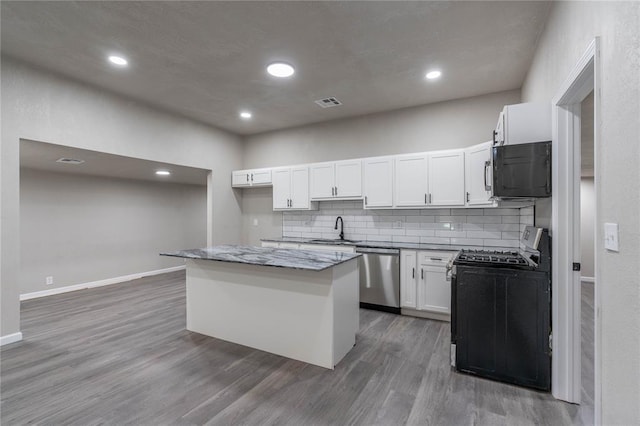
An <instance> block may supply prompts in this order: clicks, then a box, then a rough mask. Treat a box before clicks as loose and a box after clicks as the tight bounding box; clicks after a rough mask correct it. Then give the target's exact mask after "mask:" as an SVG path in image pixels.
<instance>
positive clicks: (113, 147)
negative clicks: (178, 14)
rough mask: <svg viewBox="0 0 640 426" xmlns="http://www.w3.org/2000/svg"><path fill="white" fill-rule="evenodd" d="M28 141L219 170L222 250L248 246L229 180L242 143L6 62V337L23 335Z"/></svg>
mask: <svg viewBox="0 0 640 426" xmlns="http://www.w3.org/2000/svg"><path fill="white" fill-rule="evenodd" d="M123 78H124V77H123ZM21 138H23V139H31V140H35V141H41V142H49V143H56V144H60V145H68V146H73V147H78V148H84V149H90V150H95V151H102V152H107V153H110V154H117V155H124V156H128V157H135V158H141V159H145V160H153V161H160V162H166V163H172V164H179V165H184V166H191V167H198V168H203V169H209V170H213V184H212V188H211V193H212V194H213V197H212V204H213V206H212V212H210V213H211V214H212V217H213V219H212V223H213V229H212V230H210V231H211V232H212V235H213V239H214V242H215V243H216V244H221V243H239V242H240V238H241V226H242V218H241V210H240V202H241V200H240V196H238V195H237V194H236V193H235V192H234V191H233V190H232V189H231V187H230V178H229V176H230V175H231V171H232V170H235V169H239V168H242V140H241V138H240V137H238V136H236V135H232V134H230V133H227V132H225V131H222V130H219V129H216V128H213V127H210V126H207V125H204V124H200V123H197V122H195V121H192V120H188V119H185V118H180V117H176V116H175V115H172V114H170V113H166V112H163V111H159V110H156V109H152V108H149V107H147V106H145V105H141V104H139V103H137V102H135V101H132V100H129V99H126V98H123V97H120V96H118V95H114V94H111V93H109V92H106V91H102V90H99V89H96V88H94V87H92V86H88V85H85V84H81V83H78V82H75V81H73V80H68V79H65V78H62V77H59V76H56V75H54V74H51V73H47V72H45V71H42V70H38V69H35V68H33V67H31V66H29V65H26V64H23V63H21V62H18V61H15V60H12V59H11V58H6V57H4V56H3V57H2V139H1V142H2V143H1V146H0V154H1V160H0V173H1V176H0V177H1V179H0V180H1V183H0V185H1V189H2V191H1V199H0V207H1V210H0V215H1V218H2V221H1V225H0V226H1V228H0V231H1V232H0V233H1V238H0V284H1V291H0V299H1V300H0V303H1V311H2V314H1V315H2V316H1V318H0V319H1V320H2V321H1V327H0V335H1V336H8V335H12V334H14V333H18V332H19V331H20V303H19V293H20V289H19V281H20V280H19V270H20V256H19V252H20V209H19V164H20V157H19V140H20V139H21ZM141 272H143V271H141Z"/></svg>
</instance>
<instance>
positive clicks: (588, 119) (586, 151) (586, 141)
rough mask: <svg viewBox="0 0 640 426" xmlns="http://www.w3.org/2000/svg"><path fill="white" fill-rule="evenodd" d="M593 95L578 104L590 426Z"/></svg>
mask: <svg viewBox="0 0 640 426" xmlns="http://www.w3.org/2000/svg"><path fill="white" fill-rule="evenodd" d="M593 100H594V97H593V91H591V93H590V94H589V95H588V96H587V97H586V98H585V99H584V100H583V101H582V102H581V104H580V215H579V219H580V263H581V271H580V272H581V273H580V283H581V285H580V287H581V298H580V299H581V324H580V331H581V338H582V339H581V340H582V344H581V346H582V347H581V359H582V367H581V382H582V389H581V407H580V411H581V415H582V420H583V423H584V424H586V425H592V424H594V423H595V422H594V391H595V383H594V346H595V340H594V324H595V323H594V307H595V303H594V294H595V292H594V287H595V285H598V283H596V282H595V278H594V277H595V259H594V251H595V235H594V232H595V210H596V199H595V182H594V180H595V179H594V152H593V151H594V145H593V127H594V122H593V120H594V102H593Z"/></svg>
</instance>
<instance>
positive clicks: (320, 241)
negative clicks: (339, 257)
mask: <svg viewBox="0 0 640 426" xmlns="http://www.w3.org/2000/svg"><path fill="white" fill-rule="evenodd" d="M309 242H310V243H323V244H355V243H357V242H358V241H353V240H338V239H336V240H332V239H329V238H318V239H315V240H309Z"/></svg>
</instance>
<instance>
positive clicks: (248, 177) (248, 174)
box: [247, 173, 249, 182]
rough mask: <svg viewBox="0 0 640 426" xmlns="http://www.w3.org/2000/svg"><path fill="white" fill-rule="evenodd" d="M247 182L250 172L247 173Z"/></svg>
mask: <svg viewBox="0 0 640 426" xmlns="http://www.w3.org/2000/svg"><path fill="white" fill-rule="evenodd" d="M247 182H249V173H247Z"/></svg>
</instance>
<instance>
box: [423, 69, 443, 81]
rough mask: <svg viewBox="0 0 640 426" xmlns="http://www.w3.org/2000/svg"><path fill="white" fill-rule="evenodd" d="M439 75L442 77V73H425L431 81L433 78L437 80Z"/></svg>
mask: <svg viewBox="0 0 640 426" xmlns="http://www.w3.org/2000/svg"><path fill="white" fill-rule="evenodd" d="M441 75H442V72H440V71H430V72H428V73H427V75H426V77H427V78H428V79H429V80H433V79H434V78H438V77H440V76H441Z"/></svg>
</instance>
